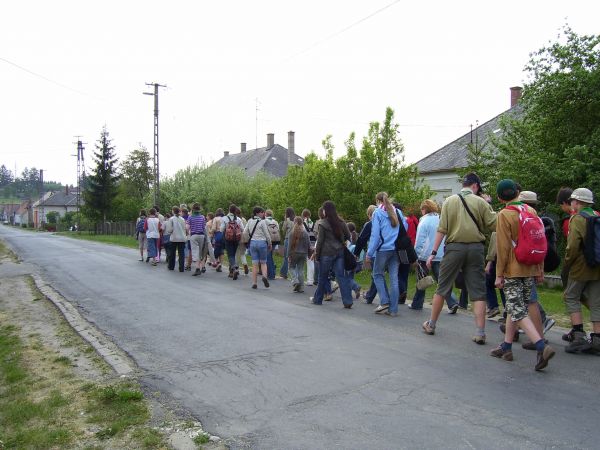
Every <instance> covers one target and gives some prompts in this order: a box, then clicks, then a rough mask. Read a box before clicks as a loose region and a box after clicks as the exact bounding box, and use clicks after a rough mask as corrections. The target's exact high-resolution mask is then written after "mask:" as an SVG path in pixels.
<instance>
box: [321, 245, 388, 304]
mask: <svg viewBox="0 0 600 450" xmlns="http://www.w3.org/2000/svg"><path fill="white" fill-rule="evenodd" d="M333 271H334V273H335V278H336V280H337V283H338V286H339V288H340V295H341V296H342V303H343V304H344V306H347V307H349V306H352V303H353V299H352V288H351V287H350V278H349V277H348V276H347V274H346V271H345V270H344V253H343V252H340V253H338V255H337V256H336V257H335V259H334V262H333ZM396 307H398V306H397V305H396Z"/></svg>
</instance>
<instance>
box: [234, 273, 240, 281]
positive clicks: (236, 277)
mask: <svg viewBox="0 0 600 450" xmlns="http://www.w3.org/2000/svg"><path fill="white" fill-rule="evenodd" d="M239 275H240V272H239V270H234V271H233V276H232V278H233V280H234V281H235V280H237V279H238V276H239Z"/></svg>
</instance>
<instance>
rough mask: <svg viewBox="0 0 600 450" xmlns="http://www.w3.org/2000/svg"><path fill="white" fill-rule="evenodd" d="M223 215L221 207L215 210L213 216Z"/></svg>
mask: <svg viewBox="0 0 600 450" xmlns="http://www.w3.org/2000/svg"><path fill="white" fill-rule="evenodd" d="M224 215H225V213H224V212H223V208H217V210H216V211H215V216H217V217H223V216H224Z"/></svg>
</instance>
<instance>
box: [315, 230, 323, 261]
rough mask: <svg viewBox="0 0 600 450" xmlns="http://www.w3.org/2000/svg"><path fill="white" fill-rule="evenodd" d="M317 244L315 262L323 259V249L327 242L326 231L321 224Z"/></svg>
mask: <svg viewBox="0 0 600 450" xmlns="http://www.w3.org/2000/svg"><path fill="white" fill-rule="evenodd" d="M317 236H318V237H317V244H316V246H315V255H314V256H315V261H319V258H320V257H321V248H322V247H323V242H324V240H325V230H324V229H323V226H322V225H321V224H320V223H319V233H318V234H317Z"/></svg>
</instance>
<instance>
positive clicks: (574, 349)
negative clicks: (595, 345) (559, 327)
mask: <svg viewBox="0 0 600 450" xmlns="http://www.w3.org/2000/svg"><path fill="white" fill-rule="evenodd" d="M571 331H572V330H571ZM591 348H592V344H591V343H590V341H589V340H588V338H587V335H586V334H585V332H584V331H573V341H571V343H570V344H569V345H567V346H566V347H565V352H567V353H581V352H588V351H590V350H591Z"/></svg>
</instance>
